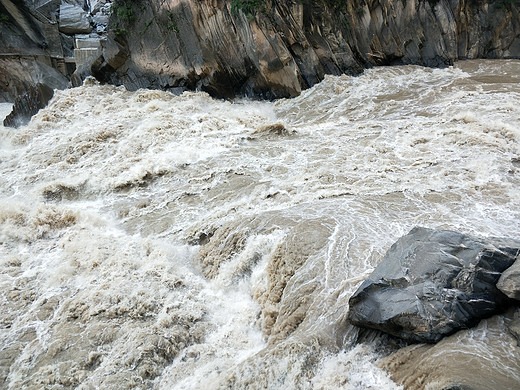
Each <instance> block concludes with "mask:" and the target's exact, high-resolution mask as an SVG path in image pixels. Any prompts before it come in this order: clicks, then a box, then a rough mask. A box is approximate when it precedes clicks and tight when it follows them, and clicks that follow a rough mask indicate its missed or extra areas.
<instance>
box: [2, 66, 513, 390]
mask: <svg viewBox="0 0 520 390" xmlns="http://www.w3.org/2000/svg"><path fill="white" fill-rule="evenodd" d="M4 111H5V110H4ZM2 114H3V112H2ZM4 115H5V114H4ZM0 172H1V182H0V387H1V388H5V389H22V388H24V389H66V388H79V389H149V388H153V389H224V388H226V389H227V388H229V389H246V388H247V389H396V388H399V386H398V385H396V384H395V383H394V382H393V381H392V380H391V379H390V376H389V374H387V373H386V372H385V371H384V370H383V369H382V368H381V364H380V361H381V359H383V358H384V355H386V354H387V353H389V352H391V351H389V350H388V349H391V350H392V348H395V345H394V346H393V347H391V346H384V345H383V346H382V344H384V343H382V342H381V338H380V337H379V338H378V337H375V336H374V337H364V338H363V339H362V340H361V341H363V342H357V341H360V340H358V330H357V329H355V328H354V327H352V326H350V325H348V324H347V323H346V314H347V310H348V299H349V297H350V295H351V294H352V293H353V292H354V291H355V289H356V288H357V286H358V285H359V284H360V283H361V281H362V280H363V279H364V278H365V277H366V276H367V275H368V274H369V273H370V272H371V271H372V270H373V268H374V267H375V265H377V264H378V262H379V261H380V260H381V258H382V256H383V254H384V253H385V251H386V250H387V249H388V248H389V247H390V245H391V244H392V243H393V242H395V241H396V240H397V239H398V238H399V237H400V236H402V235H404V234H406V233H407V232H408V231H409V230H410V229H411V228H412V227H414V226H416V225H421V226H425V227H432V228H446V229H452V230H458V231H461V232H464V233H470V234H474V235H477V236H479V235H480V236H488V235H493V236H509V237H518V236H519V235H520V207H519V205H520V62H518V61H471V62H461V63H458V64H457V65H456V66H455V67H451V68H447V69H427V68H421V67H414V66H405V67H391V68H376V69H371V70H367V71H366V72H365V73H364V74H363V75H361V76H359V77H349V76H341V77H327V78H326V79H325V80H324V81H323V82H322V83H321V84H319V85H317V86H315V87H314V88H311V89H309V90H307V91H304V92H303V93H302V94H301V96H299V97H298V98H294V99H288V100H280V101H277V102H274V103H272V102H254V101H248V100H244V101H236V102H226V101H220V100H214V99H212V98H210V97H208V96H207V95H206V94H204V93H184V94H183V95H181V96H174V95H171V94H169V93H165V92H159V91H148V90H140V91H137V92H128V91H126V90H125V89H124V88H122V87H119V88H116V87H113V86H101V85H97V84H96V83H94V82H92V81H87V82H86V84H85V85H84V86H82V87H80V88H75V89H69V90H65V91H57V92H56V94H55V97H54V98H53V100H52V101H51V103H50V105H49V106H48V107H47V108H46V109H44V110H42V111H41V112H40V113H39V114H37V115H36V116H35V117H34V118H33V120H32V121H31V123H30V124H29V125H28V126H25V127H22V128H20V129H17V130H12V129H5V128H3V127H0ZM497 321H498V320H497ZM472 332H473V333H472ZM478 332H482V330H474V331H469V334H470V337H469V338H470V339H473V340H475V341H474V343H475V345H476V344H478V340H480V343H482V337H480V336H479V333H478ZM479 337H480V338H479ZM378 340H379V341H378ZM467 344H468V342H465V344H464V345H466V346H467ZM470 344H471V343H470ZM461 345H462V344H461ZM477 347H478V345H477ZM437 348H442V347H440V346H437ZM461 348H462V347H461ZM506 349H507V348H506ZM436 353H440V352H439V351H437V352H436ZM490 353H491V355H490V359H491V360H493V359H495V362H496V361H498V363H496V364H495V365H498V369H499V371H501V372H502V371H503V372H504V373H505V374H503V375H508V374H507V373H510V374H509V375H510V377H511V378H513V379H512V380H513V381H514V380H516V379H515V378H517V377H516V376H515V375H518V372H517V371H515V370H517V369H518V367H515V366H514V363H508V362H503V361H502V360H500V359H498V360H497V359H496V358H495V357H494V356H493V353H494V352H490ZM507 353H510V352H507ZM511 365H512V366H511ZM410 375H411V374H410ZM501 375H502V374H501ZM423 379H424V378H423ZM517 379H518V381H519V382H518V383H520V378H517ZM426 381H427V380H426ZM431 388H432V389H433V388H435V387H431Z"/></svg>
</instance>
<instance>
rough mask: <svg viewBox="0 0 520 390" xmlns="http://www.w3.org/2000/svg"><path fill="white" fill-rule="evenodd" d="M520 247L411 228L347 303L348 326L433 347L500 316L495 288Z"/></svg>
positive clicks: (510, 242) (501, 302)
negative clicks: (427, 343)
mask: <svg viewBox="0 0 520 390" xmlns="http://www.w3.org/2000/svg"><path fill="white" fill-rule="evenodd" d="M519 248H520V242H519V241H516V240H509V239H500V238H492V239H478V238H473V237H470V236H467V235H464V234H460V233H456V232H452V231H445V230H440V231H439V230H432V229H426V228H420V227H417V228H414V229H413V230H412V231H410V233H408V234H407V235H406V236H404V237H401V238H400V239H399V240H398V241H397V242H396V243H395V244H394V245H392V247H391V248H390V249H389V250H388V252H387V253H386V255H385V257H384V258H383V260H382V262H381V263H380V264H379V265H378V266H377V267H376V269H375V270H374V272H373V273H372V274H371V275H370V276H369V278H368V279H367V280H365V281H364V282H363V284H362V285H361V286H360V287H359V289H358V290H357V291H356V293H355V294H354V295H353V296H352V297H351V298H350V302H349V304H350V311H349V314H348V318H349V320H350V321H351V322H352V323H353V324H355V325H358V326H362V327H367V328H372V329H378V330H382V331H383V332H386V333H389V334H392V335H394V336H398V337H400V338H403V339H406V340H410V341H418V342H437V341H438V340H440V339H441V338H442V337H443V336H445V335H449V334H451V333H454V332H455V331H456V330H458V329H462V328H468V327H470V326H474V325H476V324H477V323H478V321H480V320H481V319H482V318H486V317H489V316H491V315H493V314H495V313H497V312H498V311H500V310H501V309H502V308H503V306H504V304H505V303H506V302H507V301H508V298H507V297H506V296H505V295H504V294H503V293H502V292H501V291H500V290H499V289H498V288H497V287H496V286H495V285H496V283H497V281H498V279H499V278H500V275H501V273H502V272H503V271H504V270H505V269H507V268H508V267H510V266H511V264H513V263H514V261H515V259H516V258H517V257H518V255H519Z"/></svg>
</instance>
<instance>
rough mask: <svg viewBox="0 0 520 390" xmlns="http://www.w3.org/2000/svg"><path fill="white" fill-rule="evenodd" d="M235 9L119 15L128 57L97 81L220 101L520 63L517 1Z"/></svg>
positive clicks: (289, 2)
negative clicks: (347, 77)
mask: <svg viewBox="0 0 520 390" xmlns="http://www.w3.org/2000/svg"><path fill="white" fill-rule="evenodd" d="M231 3H232V2H231V1H229V0H215V1H213V2H212V5H211V6H208V5H207V4H206V3H205V2H200V1H191V0H179V1H176V2H175V5H172V3H171V2H164V1H162V0H151V1H149V2H148V3H147V4H148V6H147V7H140V6H139V5H138V3H137V2H134V3H130V2H127V4H131V6H132V7H133V13H130V14H129V16H128V17H125V18H123V17H118V16H117V15H112V17H111V19H110V22H109V34H108V39H109V41H110V40H113V39H116V38H117V40H118V44H119V45H121V46H126V47H127V49H128V50H127V51H128V54H129V55H128V57H127V59H126V60H125V62H124V63H123V64H121V65H120V66H118V67H113V66H112V65H111V66H106V65H107V64H110V63H114V61H113V59H112V57H111V56H112V55H113V54H114V51H113V50H110V51H108V52H106V53H104V61H101V62H100V67H101V68H100V69H98V70H93V73H94V74H97V75H100V77H101V80H111V81H113V82H116V83H122V84H124V85H125V86H126V87H127V88H128V89H130V90H135V89H138V88H158V89H170V88H173V87H183V88H188V89H202V90H204V91H207V92H209V93H210V94H212V95H214V96H218V97H234V96H236V95H250V96H260V97H265V98H279V97H289V96H295V95H298V94H299V93H300V91H301V90H303V89H305V88H308V87H310V86H312V85H314V84H316V83H318V82H320V81H321V80H322V79H323V77H324V76H325V74H335V75H338V74H341V73H347V74H357V73H359V72H361V71H362V70H363V69H364V68H367V67H371V66H376V65H396V64H417V65H426V66H446V65H450V64H452V63H453V62H454V61H456V60H457V59H459V58H511V57H516V58H518V57H520V38H519V37H520V24H519V23H518V13H519V11H518V5H516V3H511V4H508V5H507V6H506V7H502V8H501V7H499V6H498V5H497V4H496V3H497V2H494V1H491V0H482V1H478V2H477V1H464V2H463V1H458V0H452V1H431V0H409V1H393V0H379V1H365V0H353V1H348V2H347V1H343V2H328V1H320V2H318V1H310V0H303V1H301V0H286V1H276V2H270V1H261V3H262V4H263V7H262V10H261V11H258V12H251V13H249V14H248V13H247V12H246V13H244V12H242V11H240V10H238V11H237V10H232V9H231ZM332 3H335V5H334V6H332V5H330V4H332ZM340 3H341V5H339V4H340ZM116 14H117V13H116ZM132 15H133V16H132ZM136 15H139V17H136ZM110 31H111V32H112V34H111V33H110ZM122 40H126V43H123V42H122ZM111 46H112V47H113V46H114V45H111V44H110V43H109V44H108V45H107V47H111Z"/></svg>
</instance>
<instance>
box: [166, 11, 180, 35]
mask: <svg viewBox="0 0 520 390" xmlns="http://www.w3.org/2000/svg"><path fill="white" fill-rule="evenodd" d="M168 20H169V22H168V25H167V26H166V28H167V29H168V30H170V31H175V32H176V33H177V34H178V33H179V27H177V22H176V21H175V15H174V14H173V13H172V12H168Z"/></svg>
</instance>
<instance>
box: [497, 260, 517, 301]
mask: <svg viewBox="0 0 520 390" xmlns="http://www.w3.org/2000/svg"><path fill="white" fill-rule="evenodd" d="M497 287H498V288H499V289H500V291H502V292H503V293H504V294H506V295H507V296H508V297H509V298H513V299H516V300H517V301H520V261H516V262H515V263H514V264H513V265H512V266H511V267H509V268H508V269H506V270H505V271H504V273H503V274H502V276H500V279H499V280H498V283H497Z"/></svg>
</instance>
